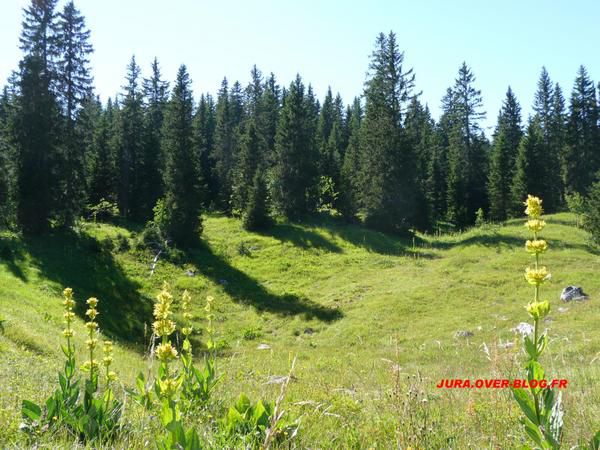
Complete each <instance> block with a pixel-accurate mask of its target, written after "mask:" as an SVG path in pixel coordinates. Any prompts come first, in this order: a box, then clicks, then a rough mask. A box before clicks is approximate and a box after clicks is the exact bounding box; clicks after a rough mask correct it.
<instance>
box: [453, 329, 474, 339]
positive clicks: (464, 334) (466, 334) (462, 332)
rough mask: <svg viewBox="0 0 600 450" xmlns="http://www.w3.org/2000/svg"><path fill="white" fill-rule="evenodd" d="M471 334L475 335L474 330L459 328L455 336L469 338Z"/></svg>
mask: <svg viewBox="0 0 600 450" xmlns="http://www.w3.org/2000/svg"><path fill="white" fill-rule="evenodd" d="M471 336H473V332H472V331H469V330H459V331H457V332H456V333H454V337H455V338H468V337H471Z"/></svg>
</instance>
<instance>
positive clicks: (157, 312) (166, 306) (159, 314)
mask: <svg viewBox="0 0 600 450" xmlns="http://www.w3.org/2000/svg"><path fill="white" fill-rule="evenodd" d="M170 315H171V304H170V303H161V302H159V303H156V304H155V305H154V317H155V318H157V319H167V318H168V317H169V316H170Z"/></svg>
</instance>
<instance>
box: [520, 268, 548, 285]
mask: <svg viewBox="0 0 600 450" xmlns="http://www.w3.org/2000/svg"><path fill="white" fill-rule="evenodd" d="M550 277H551V275H550V274H549V273H548V269H546V267H545V266H542V267H539V268H537V269H532V268H531V267H527V268H526V269H525V279H526V280H527V282H528V283H529V284H533V285H536V286H539V285H540V284H542V283H543V282H544V281H546V280H549V279H550Z"/></svg>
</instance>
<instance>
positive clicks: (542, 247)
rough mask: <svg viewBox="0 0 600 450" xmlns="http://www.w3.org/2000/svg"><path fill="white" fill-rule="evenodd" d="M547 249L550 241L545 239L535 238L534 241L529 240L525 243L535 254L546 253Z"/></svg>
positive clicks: (528, 250)
mask: <svg viewBox="0 0 600 450" xmlns="http://www.w3.org/2000/svg"><path fill="white" fill-rule="evenodd" d="M547 249H548V243H547V242H546V241H545V240H543V239H534V240H533V241H527V242H526V243H525V250H527V252H528V253H532V254H534V255H537V254H539V253H544V252H545V251H546V250H547Z"/></svg>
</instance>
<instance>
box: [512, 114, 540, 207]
mask: <svg viewBox="0 0 600 450" xmlns="http://www.w3.org/2000/svg"><path fill="white" fill-rule="evenodd" d="M545 149H546V147H545V144H544V131H543V129H542V126H541V123H540V118H539V116H538V115H537V114H536V115H535V116H534V117H532V118H530V119H529V123H528V125H527V130H526V132H525V135H524V136H523V139H522V140H521V143H520V145H519V151H518V154H517V160H516V162H515V171H514V176H513V181H512V186H511V195H512V205H511V214H512V215H513V216H516V215H518V214H520V212H522V210H523V199H525V198H527V194H532V195H535V196H541V192H544V187H545V180H543V175H540V174H543V173H544V161H543V158H544V151H545Z"/></svg>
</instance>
